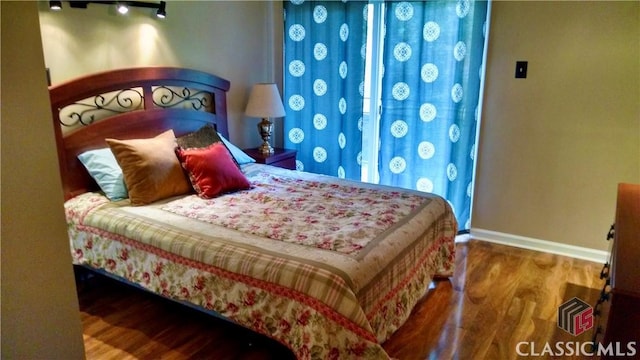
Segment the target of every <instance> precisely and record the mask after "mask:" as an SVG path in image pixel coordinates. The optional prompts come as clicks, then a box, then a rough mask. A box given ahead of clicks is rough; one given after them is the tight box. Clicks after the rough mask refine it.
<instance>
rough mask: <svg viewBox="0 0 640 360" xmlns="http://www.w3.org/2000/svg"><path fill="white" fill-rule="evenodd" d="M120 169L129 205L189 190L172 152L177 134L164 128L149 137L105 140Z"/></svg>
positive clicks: (145, 202)
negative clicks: (159, 132) (127, 193)
mask: <svg viewBox="0 0 640 360" xmlns="http://www.w3.org/2000/svg"><path fill="white" fill-rule="evenodd" d="M105 140H106V142H107V144H109V147H110V148H111V151H112V152H113V155H114V156H115V157H116V160H117V161H118V164H119V165H120V167H121V168H122V173H123V175H124V182H125V184H126V185H127V190H128V191H129V199H130V200H131V204H132V205H144V204H149V203H152V202H154V201H157V200H161V199H165V198H168V197H171V196H175V195H182V194H186V193H189V192H191V184H190V183H189V179H188V178H187V177H186V175H185V173H184V171H183V170H182V167H181V166H180V162H179V161H178V157H177V156H176V153H175V148H176V146H177V144H176V137H175V134H174V133H173V130H167V131H165V132H163V133H162V134H160V135H158V136H156V137H154V138H151V139H133V140H117V139H105Z"/></svg>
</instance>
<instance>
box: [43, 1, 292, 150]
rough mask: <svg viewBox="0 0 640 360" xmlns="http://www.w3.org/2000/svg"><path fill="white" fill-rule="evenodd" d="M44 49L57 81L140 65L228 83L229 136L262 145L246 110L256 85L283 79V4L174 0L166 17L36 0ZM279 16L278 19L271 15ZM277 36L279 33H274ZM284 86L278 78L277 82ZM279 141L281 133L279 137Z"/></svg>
mask: <svg viewBox="0 0 640 360" xmlns="http://www.w3.org/2000/svg"><path fill="white" fill-rule="evenodd" d="M39 6H40V23H41V31H42V47H43V49H44V57H45V63H46V66H47V67H49V68H50V72H51V78H52V83H53V84H54V85H55V84H56V83H59V82H63V81H66V80H69V79H72V78H75V77H78V76H81V75H86V74H90V73H94V72H97V71H105V70H111V69H116V68H124V67H136V66H178V67H188V68H193V69H197V70H202V71H207V72H210V73H213V74H216V75H218V76H221V77H223V78H226V79H228V80H229V81H231V89H230V91H229V96H228V111H229V120H230V121H229V132H230V137H231V140H232V141H234V142H235V143H236V144H237V145H239V146H241V147H245V146H246V147H249V146H257V145H259V144H260V143H261V141H260V140H259V135H258V132H257V130H256V124H257V123H258V119H253V118H246V117H245V116H244V109H245V106H246V102H247V96H248V94H249V91H250V89H251V86H252V85H253V84H254V83H256V82H266V81H276V79H281V78H282V70H281V69H282V53H281V51H280V52H274V46H273V45H272V44H273V43H274V41H276V42H279V48H280V49H282V45H281V44H282V40H281V38H282V36H281V34H282V20H281V19H282V15H281V14H282V3H281V2H279V1H274V2H268V1H169V2H167V17H166V19H164V20H159V19H156V18H155V16H153V14H152V10H150V9H141V8H132V9H131V11H130V12H129V14H128V15H127V16H119V15H116V14H115V13H114V10H113V6H107V5H99V4H89V5H88V7H87V9H72V8H69V6H68V3H67V2H63V10H62V11H59V12H56V11H51V10H49V8H48V5H47V2H46V1H41V2H39ZM278 15H279V16H280V21H277V20H276V21H274V17H276V18H277V16H278ZM274 34H277V35H274ZM277 82H278V83H279V84H280V85H281V80H279V81H277ZM275 140H276V141H278V142H280V141H281V139H280V138H279V137H278V138H276V139H275Z"/></svg>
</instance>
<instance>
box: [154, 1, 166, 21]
mask: <svg viewBox="0 0 640 360" xmlns="http://www.w3.org/2000/svg"><path fill="white" fill-rule="evenodd" d="M166 7H167V3H166V2H164V1H160V7H159V8H158V11H157V12H156V16H157V17H159V18H160V19H164V18H165V17H167V9H166Z"/></svg>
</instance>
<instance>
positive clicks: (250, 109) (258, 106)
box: [245, 83, 285, 155]
mask: <svg viewBox="0 0 640 360" xmlns="http://www.w3.org/2000/svg"><path fill="white" fill-rule="evenodd" d="M245 114H246V115H247V116H251V117H258V118H262V121H260V122H259V123H258V132H259V133H260V136H261V137H262V145H260V147H259V148H258V150H259V151H260V152H261V153H263V154H265V155H268V154H273V148H272V147H271V145H270V144H269V140H270V139H271V133H272V131H273V122H271V120H270V118H273V117H282V116H284V115H285V112H284V106H283V105H282V99H281V98H280V93H279V92H278V87H277V86H276V84H273V83H260V84H255V85H254V86H253V88H252V89H251V94H250V95H249V102H248V103H247V109H246V111H245Z"/></svg>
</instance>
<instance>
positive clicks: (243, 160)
mask: <svg viewBox="0 0 640 360" xmlns="http://www.w3.org/2000/svg"><path fill="white" fill-rule="evenodd" d="M218 136H219V137H220V140H222V142H223V143H224V144H225V145H226V146H227V149H229V152H230V153H231V155H233V158H234V159H236V162H237V163H238V165H243V164H249V163H254V162H256V160H255V159H254V158H252V157H251V156H249V155H247V153H245V152H244V151H242V150H240V149H239V148H238V147H237V146H235V145H233V144H232V143H231V142H230V141H229V140H227V139H225V138H224V136H222V135H220V134H218Z"/></svg>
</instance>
